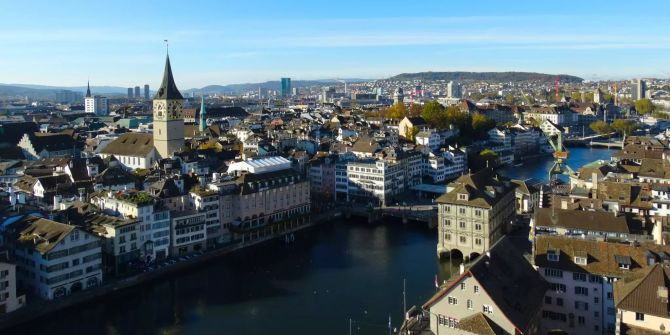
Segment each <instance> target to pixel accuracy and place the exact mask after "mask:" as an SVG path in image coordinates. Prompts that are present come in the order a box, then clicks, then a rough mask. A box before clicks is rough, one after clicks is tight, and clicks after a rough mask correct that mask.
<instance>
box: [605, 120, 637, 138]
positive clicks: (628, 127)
mask: <svg viewBox="0 0 670 335" xmlns="http://www.w3.org/2000/svg"><path fill="white" fill-rule="evenodd" d="M637 128H639V126H638V124H637V123H636V122H635V121H633V120H624V119H616V120H614V122H612V129H613V130H614V131H616V132H617V133H619V134H621V135H623V134H626V135H631V134H632V133H633V132H635V130H637Z"/></svg>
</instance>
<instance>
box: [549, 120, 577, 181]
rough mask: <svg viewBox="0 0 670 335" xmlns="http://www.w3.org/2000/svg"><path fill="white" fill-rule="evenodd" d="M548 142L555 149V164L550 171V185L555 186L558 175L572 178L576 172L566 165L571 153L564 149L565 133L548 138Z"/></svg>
mask: <svg viewBox="0 0 670 335" xmlns="http://www.w3.org/2000/svg"><path fill="white" fill-rule="evenodd" d="M547 141H548V142H549V144H550V145H551V147H552V148H553V149H554V164H553V165H552V166H551V169H549V185H551V186H555V185H556V184H557V183H558V175H566V176H572V175H574V174H575V171H573V170H572V169H571V168H570V166H568V164H567V163H566V160H567V159H568V157H569V155H570V152H569V151H568V150H566V149H565V148H564V147H563V133H561V132H559V133H558V134H557V135H551V136H547Z"/></svg>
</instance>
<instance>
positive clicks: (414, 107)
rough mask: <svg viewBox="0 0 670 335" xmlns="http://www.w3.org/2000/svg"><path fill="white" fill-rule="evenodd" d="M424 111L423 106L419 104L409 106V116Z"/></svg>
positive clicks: (418, 114)
mask: <svg viewBox="0 0 670 335" xmlns="http://www.w3.org/2000/svg"><path fill="white" fill-rule="evenodd" d="M421 113H423V108H422V107H421V105H419V104H411V105H410V106H409V115H408V116H420V115H421Z"/></svg>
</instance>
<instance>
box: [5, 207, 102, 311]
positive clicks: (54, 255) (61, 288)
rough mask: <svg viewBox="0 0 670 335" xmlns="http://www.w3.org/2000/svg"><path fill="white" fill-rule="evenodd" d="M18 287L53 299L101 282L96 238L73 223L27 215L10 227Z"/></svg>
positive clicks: (44, 297) (98, 248) (98, 245)
mask: <svg viewBox="0 0 670 335" xmlns="http://www.w3.org/2000/svg"><path fill="white" fill-rule="evenodd" d="M10 234H12V235H13V236H14V237H15V239H14V240H13V241H12V244H13V247H14V254H15V257H16V265H17V282H18V286H19V287H22V288H24V289H25V290H26V291H29V292H32V293H34V294H35V295H36V296H38V297H40V298H42V299H45V300H53V299H58V298H62V297H64V296H67V295H69V294H70V293H73V292H76V291H81V290H85V289H88V288H92V287H96V286H98V285H100V284H101V283H102V279H103V275H102V248H101V242H100V239H99V238H98V237H97V236H95V235H93V234H90V233H87V232H85V231H83V230H81V229H80V228H77V227H76V226H73V225H67V224H63V223H59V222H55V221H51V220H48V219H43V218H37V217H27V218H25V219H23V220H21V221H19V222H17V223H14V227H12V228H11V232H10Z"/></svg>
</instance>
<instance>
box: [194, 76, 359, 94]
mask: <svg viewBox="0 0 670 335" xmlns="http://www.w3.org/2000/svg"><path fill="white" fill-rule="evenodd" d="M344 80H345V81H346V82H347V83H348V84H349V83H361V82H367V81H370V80H369V79H358V78H352V79H344ZM329 84H340V83H339V82H338V81H337V80H332V79H322V80H291V87H297V88H302V87H309V86H315V85H329ZM259 88H264V89H268V90H277V91H278V90H280V89H281V82H280V81H279V80H274V81H266V82H264V83H246V84H230V85H209V86H205V87H202V88H192V89H188V90H182V93H186V94H188V93H191V92H195V93H196V94H200V93H203V92H204V93H233V94H234V93H242V92H248V91H254V90H257V89H259Z"/></svg>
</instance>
